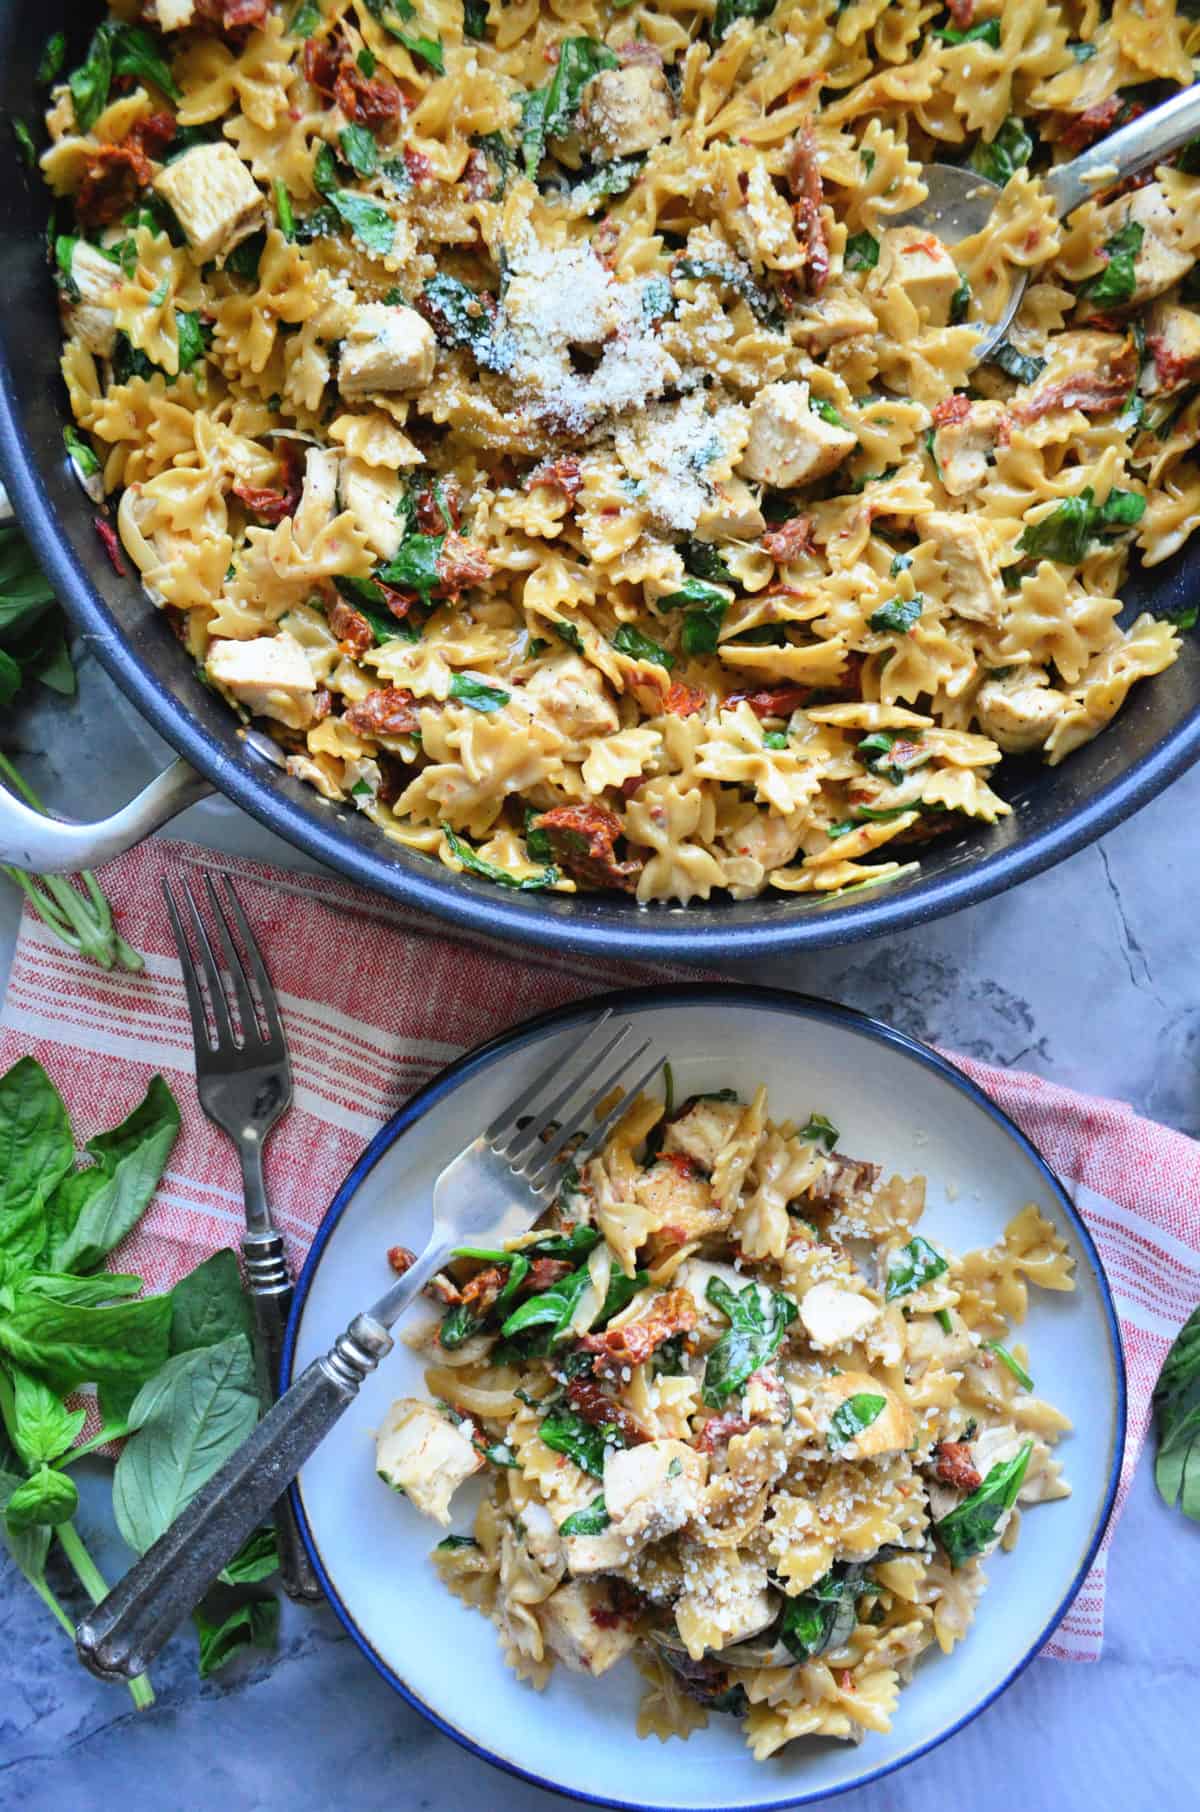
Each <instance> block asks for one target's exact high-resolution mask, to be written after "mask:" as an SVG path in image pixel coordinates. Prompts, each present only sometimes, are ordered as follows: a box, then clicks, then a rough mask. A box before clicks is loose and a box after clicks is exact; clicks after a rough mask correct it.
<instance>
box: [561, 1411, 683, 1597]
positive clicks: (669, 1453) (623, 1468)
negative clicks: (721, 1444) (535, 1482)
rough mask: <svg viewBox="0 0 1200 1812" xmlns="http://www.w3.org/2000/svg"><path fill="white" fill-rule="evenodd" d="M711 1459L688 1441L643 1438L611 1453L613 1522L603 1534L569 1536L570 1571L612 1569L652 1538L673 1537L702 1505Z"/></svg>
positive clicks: (607, 1471)
mask: <svg viewBox="0 0 1200 1812" xmlns="http://www.w3.org/2000/svg"><path fill="white" fill-rule="evenodd" d="M707 1477H708V1460H707V1457H706V1456H705V1455H704V1454H702V1453H697V1452H696V1450H695V1448H694V1447H690V1446H689V1445H688V1444H687V1442H686V1441H672V1440H661V1441H641V1442H639V1443H638V1444H637V1445H636V1446H634V1447H623V1448H619V1449H617V1450H614V1451H611V1452H610V1453H609V1454H608V1457H607V1459H606V1460H605V1462H604V1503H605V1508H606V1509H607V1511H608V1514H609V1519H610V1520H609V1526H608V1528H607V1529H604V1530H602V1531H601V1533H600V1534H599V1535H569V1536H568V1537H567V1538H566V1549H567V1566H568V1569H569V1570H570V1572H571V1573H573V1574H576V1575H580V1574H588V1573H609V1572H611V1571H612V1570H613V1568H614V1567H621V1566H624V1565H626V1563H627V1562H628V1561H630V1560H631V1559H632V1558H633V1556H634V1555H635V1554H636V1553H638V1552H639V1551H640V1550H641V1549H642V1548H644V1547H646V1546H647V1544H648V1543H649V1542H654V1541H661V1540H662V1539H663V1537H664V1536H666V1535H673V1534H674V1533H675V1532H676V1530H678V1529H682V1528H683V1526H684V1524H685V1523H688V1522H690V1521H691V1519H692V1517H693V1516H695V1514H696V1511H697V1510H698V1509H699V1507H700V1493H701V1491H702V1489H703V1487H704V1484H705V1481H706V1479H707Z"/></svg>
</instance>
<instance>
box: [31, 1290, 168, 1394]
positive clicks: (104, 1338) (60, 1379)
mask: <svg viewBox="0 0 1200 1812" xmlns="http://www.w3.org/2000/svg"><path fill="white" fill-rule="evenodd" d="M169 1325H170V1298H169V1297H167V1296H143V1297H141V1298H140V1299H139V1300H138V1301H136V1302H117V1303H113V1304H111V1305H109V1306H104V1307H90V1306H85V1305H82V1304H77V1303H71V1302H63V1301H58V1300H56V1299H54V1298H47V1297H45V1296H43V1295H41V1294H39V1293H38V1292H37V1291H36V1290H28V1291H27V1290H24V1289H22V1288H17V1289H16V1291H15V1292H14V1295H13V1300H12V1302H11V1304H10V1305H9V1306H8V1307H5V1308H0V1351H2V1352H5V1353H7V1354H8V1355H9V1356H10V1357H11V1358H13V1359H15V1360H16V1362H17V1364H18V1365H22V1366H25V1367H26V1368H27V1369H28V1370H29V1371H32V1372H37V1373H38V1374H39V1375H40V1376H42V1377H44V1378H45V1379H46V1380H47V1382H48V1383H50V1384H52V1385H54V1386H55V1388H56V1389H57V1390H59V1391H60V1392H61V1393H63V1394H64V1395H65V1393H66V1392H67V1391H68V1390H73V1389H74V1388H75V1386H76V1385H79V1384H88V1383H92V1384H101V1385H103V1384H104V1383H105V1382H106V1381H108V1380H122V1379H137V1380H138V1382H139V1383H140V1382H142V1381H143V1380H144V1379H146V1378H148V1377H149V1376H150V1374H151V1372H153V1371H156V1370H157V1368H158V1367H159V1366H160V1365H161V1364H162V1363H163V1360H164V1359H165V1358H166V1356H167V1329H168V1327H169Z"/></svg>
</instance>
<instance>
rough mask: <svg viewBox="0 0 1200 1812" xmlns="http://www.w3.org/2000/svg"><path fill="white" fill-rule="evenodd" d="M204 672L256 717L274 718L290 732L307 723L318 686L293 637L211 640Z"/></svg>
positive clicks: (303, 654)
mask: <svg viewBox="0 0 1200 1812" xmlns="http://www.w3.org/2000/svg"><path fill="white" fill-rule="evenodd" d="M204 670H205V672H206V673H207V674H208V677H209V679H210V680H212V682H213V684H214V685H216V686H220V687H222V688H223V689H224V690H225V691H226V692H228V693H230V694H231V695H232V696H233V697H234V698H235V699H237V700H238V702H239V703H240V704H243V705H245V707H246V709H247V710H248V711H250V712H251V713H252V714H253V715H254V716H256V717H276V718H278V719H279V721H280V723H285V724H288V725H290V727H291V728H292V729H293V730H302V729H304V728H305V726H306V725H307V724H309V723H311V722H312V717H313V708H314V696H315V693H316V690H317V682H316V679H315V678H314V676H313V670H312V668H311V666H310V665H309V661H308V656H307V655H306V654H305V652H304V650H303V648H302V647H301V646H300V643H299V642H298V641H297V640H296V638H295V636H293V635H289V634H288V632H287V630H286V629H285V630H283V631H281V632H280V634H279V635H259V636H254V637H253V638H252V639H251V640H250V641H248V642H214V643H213V644H212V646H211V648H210V649H209V651H208V658H207V659H206V661H205V663H204Z"/></svg>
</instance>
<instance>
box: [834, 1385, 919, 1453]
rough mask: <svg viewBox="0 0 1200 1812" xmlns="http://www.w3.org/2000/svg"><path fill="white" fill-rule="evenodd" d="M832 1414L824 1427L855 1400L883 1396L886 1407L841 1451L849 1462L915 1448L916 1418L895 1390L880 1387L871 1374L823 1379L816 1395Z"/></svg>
mask: <svg viewBox="0 0 1200 1812" xmlns="http://www.w3.org/2000/svg"><path fill="white" fill-rule="evenodd" d="M815 1395H816V1397H817V1400H818V1402H819V1403H820V1404H821V1405H822V1406H823V1407H824V1408H825V1410H826V1411H827V1412H828V1413H827V1415H826V1416H825V1418H824V1419H823V1425H824V1426H826V1427H827V1426H828V1424H829V1421H830V1419H831V1418H832V1417H833V1415H834V1414H835V1413H836V1411H837V1409H838V1406H839V1405H840V1404H842V1403H845V1402H847V1401H848V1400H849V1399H850V1398H851V1397H859V1396H869V1397H882V1398H883V1408H882V1409H881V1410H880V1412H879V1414H878V1415H877V1416H876V1417H875V1420H874V1421H873V1422H869V1423H868V1424H867V1426H866V1427H865V1428H864V1429H863V1431H862V1433H861V1434H859V1435H856V1436H855V1437H854V1439H853V1440H852V1441H850V1442H848V1443H846V1444H845V1445H844V1446H843V1447H842V1448H841V1449H840V1450H839V1451H840V1452H841V1453H842V1454H843V1455H844V1456H845V1457H846V1458H848V1459H871V1458H873V1457H875V1456H876V1455H878V1454H881V1453H903V1452H904V1450H905V1448H907V1447H910V1446H911V1445H912V1438H913V1422H912V1415H911V1413H910V1412H909V1410H908V1408H907V1407H906V1405H905V1404H903V1403H901V1401H900V1399H899V1398H898V1397H897V1396H896V1394H895V1393H894V1391H892V1390H890V1389H889V1388H888V1386H887V1385H886V1384H880V1383H878V1382H877V1380H876V1379H874V1378H872V1376H871V1374H870V1373H869V1372H842V1373H840V1374H839V1376H837V1377H835V1378H823V1379H822V1380H821V1384H820V1387H819V1390H818V1391H817V1392H816V1393H815Z"/></svg>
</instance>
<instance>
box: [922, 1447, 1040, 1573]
mask: <svg viewBox="0 0 1200 1812" xmlns="http://www.w3.org/2000/svg"><path fill="white" fill-rule="evenodd" d="M1032 1452H1033V1442H1032V1441H1026V1442H1024V1444H1023V1445H1022V1447H1021V1449H1020V1451H1019V1452H1018V1453H1016V1454H1014V1455H1013V1457H1012V1459H1011V1460H1002V1461H1000V1462H998V1463H997V1464H996V1465H995V1466H993V1467H992V1469H991V1471H990V1472H989V1473H988V1475H987V1477H986V1478H985V1479H984V1481H983V1483H982V1485H980V1486H979V1487H978V1489H977V1490H975V1491H972V1493H971V1495H970V1497H965V1498H964V1499H963V1501H962V1503H961V1504H959V1505H957V1506H956V1507H955V1508H954V1509H953V1510H951V1511H950V1513H949V1515H948V1516H944V1517H943V1518H942V1520H941V1522H940V1523H934V1525H933V1533H934V1535H935V1536H936V1537H937V1539H938V1541H939V1542H940V1543H941V1544H942V1548H943V1549H944V1551H945V1554H946V1558H947V1560H948V1561H949V1562H950V1565H951V1566H952V1567H960V1566H961V1565H962V1564H963V1562H964V1561H966V1560H970V1559H971V1557H972V1555H975V1554H982V1552H983V1550H984V1549H985V1548H986V1547H988V1545H989V1544H990V1543H991V1542H992V1541H993V1540H994V1539H995V1535H996V1528H997V1525H998V1524H999V1522H1000V1519H1001V1517H1002V1516H1003V1515H1004V1513H1005V1511H1007V1510H1011V1509H1012V1507H1013V1505H1014V1504H1015V1503H1016V1501H1017V1493H1018V1492H1019V1491H1020V1489H1021V1484H1022V1482H1023V1480H1024V1478H1025V1472H1026V1468H1027V1467H1028V1465H1029V1456H1030V1454H1031V1453H1032Z"/></svg>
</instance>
